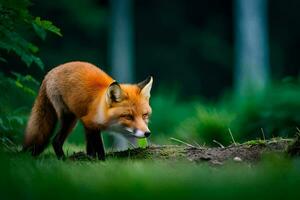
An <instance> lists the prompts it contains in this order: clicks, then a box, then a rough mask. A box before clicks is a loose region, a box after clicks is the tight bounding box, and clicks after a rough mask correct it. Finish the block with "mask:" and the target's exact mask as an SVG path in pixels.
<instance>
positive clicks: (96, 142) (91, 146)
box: [85, 127, 105, 160]
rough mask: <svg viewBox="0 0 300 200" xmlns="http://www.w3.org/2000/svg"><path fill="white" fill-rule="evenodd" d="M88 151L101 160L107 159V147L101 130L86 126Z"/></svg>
mask: <svg viewBox="0 0 300 200" xmlns="http://www.w3.org/2000/svg"><path fill="white" fill-rule="evenodd" d="M85 137H86V152H87V155H89V156H91V157H96V155H97V156H98V159H99V160H105V149H104V143H103V140H102V136H101V132H100V131H99V130H94V129H89V128H87V127H85Z"/></svg>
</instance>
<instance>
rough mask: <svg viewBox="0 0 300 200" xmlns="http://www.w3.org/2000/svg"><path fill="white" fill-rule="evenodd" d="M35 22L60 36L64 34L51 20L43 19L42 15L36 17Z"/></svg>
mask: <svg viewBox="0 0 300 200" xmlns="http://www.w3.org/2000/svg"><path fill="white" fill-rule="evenodd" d="M33 24H35V25H36V26H39V27H41V28H43V29H45V30H47V31H50V32H52V33H55V34H56V35H58V36H62V34H61V32H60V29H59V28H58V27H56V26H55V25H54V24H53V23H52V22H51V21H48V20H41V18H40V17H36V18H35V19H34V21H33ZM39 34H41V33H39Z"/></svg>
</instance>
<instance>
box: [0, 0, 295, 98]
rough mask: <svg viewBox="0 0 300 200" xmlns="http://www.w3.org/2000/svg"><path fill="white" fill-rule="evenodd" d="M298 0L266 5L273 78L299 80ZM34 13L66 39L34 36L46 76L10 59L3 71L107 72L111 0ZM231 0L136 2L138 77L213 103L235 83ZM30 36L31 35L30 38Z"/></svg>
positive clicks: (54, 5) (41, 7)
mask: <svg viewBox="0 0 300 200" xmlns="http://www.w3.org/2000/svg"><path fill="white" fill-rule="evenodd" d="M299 7H300V2H299V1H298V0H290V1H287V2H282V1H280V0H272V1H268V15H267V16H268V19H267V20H268V31H269V33H268V36H269V47H270V67H271V77H272V79H273V80H281V79H283V78H285V77H287V76H294V77H296V76H298V75H299V62H300V61H299V59H298V54H299V50H298V47H299V43H300V37H299V35H300V28H299V27H300V21H299V17H300V13H299V10H298V9H299ZM30 10H31V12H32V13H33V14H34V15H36V16H41V17H42V18H44V19H48V20H51V21H52V22H53V23H54V24H55V25H57V26H58V27H60V28H61V32H62V34H63V37H61V38H60V37H57V36H55V35H52V34H48V37H47V40H46V41H41V40H40V39H38V38H36V37H34V41H33V42H34V43H35V44H37V46H39V47H40V53H39V56H40V57H41V59H42V60H43V61H44V63H45V66H46V69H45V70H44V71H41V70H36V68H34V67H32V68H29V69H28V68H26V67H24V64H23V63H21V61H18V60H19V59H17V58H16V57H14V56H13V55H9V56H10V59H8V60H9V62H8V64H6V66H4V67H5V69H6V71H7V72H8V71H19V72H22V73H24V74H26V73H29V74H33V76H34V77H35V78H37V79H38V80H42V77H43V76H44V74H45V73H46V72H47V71H48V70H49V69H51V68H52V67H54V66H57V65H58V64H61V63H64V62H68V61H72V60H82V61H88V62H91V63H94V64H96V65H97V66H100V67H101V68H102V69H104V70H105V71H107V72H108V73H109V72H110V71H111V68H110V63H109V59H108V57H109V55H108V49H109V38H110V17H111V15H110V14H111V10H110V2H109V1H107V0H89V1H86V0H75V1H68V0H61V1H33V5H32V7H31V9H30ZM233 13H234V12H233V1H228V0H211V1H196V0H190V1H185V0H174V1H167V0H151V1H134V5H133V27H134V53H133V54H134V63H135V65H134V72H133V73H134V74H135V80H136V81H139V80H142V79H144V78H145V77H146V76H147V75H148V74H152V75H153V76H154V77H155V86H154V87H155V89H157V85H160V88H163V87H164V88H166V89H170V88H171V89H176V90H178V89H179V93H180V94H182V93H183V94H185V97H192V96H195V95H196V96H203V97H206V98H209V99H216V98H217V97H219V96H220V95H222V94H223V93H224V92H225V91H227V90H229V89H230V88H232V86H233V74H234V26H233V25H234V14H233ZM29 36H30V35H29Z"/></svg>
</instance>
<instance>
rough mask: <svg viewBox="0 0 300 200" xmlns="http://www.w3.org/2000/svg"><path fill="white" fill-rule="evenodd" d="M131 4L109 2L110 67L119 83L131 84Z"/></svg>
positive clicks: (122, 0)
mask: <svg viewBox="0 0 300 200" xmlns="http://www.w3.org/2000/svg"><path fill="white" fill-rule="evenodd" d="M132 18H133V2H132V0H111V33H110V65H111V68H112V75H113V77H114V78H115V79H116V80H117V81H119V82H132V81H133V71H134V70H133V69H134V61H133V60H134V58H133V55H134V53H133V52H134V49H133V48H134V45H133V19H132Z"/></svg>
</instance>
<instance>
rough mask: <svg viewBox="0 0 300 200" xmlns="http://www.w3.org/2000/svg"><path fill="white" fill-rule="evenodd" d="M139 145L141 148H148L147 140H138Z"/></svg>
mask: <svg viewBox="0 0 300 200" xmlns="http://www.w3.org/2000/svg"><path fill="white" fill-rule="evenodd" d="M138 145H139V147H140V148H142V149H145V148H146V147H147V146H148V142H147V139H146V138H141V139H138Z"/></svg>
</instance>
